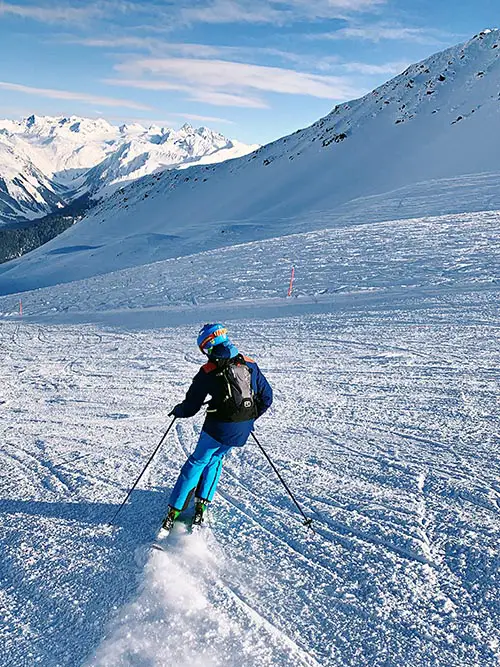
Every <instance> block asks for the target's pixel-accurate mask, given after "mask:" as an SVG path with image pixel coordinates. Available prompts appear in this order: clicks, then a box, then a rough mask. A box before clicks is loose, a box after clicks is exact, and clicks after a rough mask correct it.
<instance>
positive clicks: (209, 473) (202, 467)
mask: <svg viewBox="0 0 500 667" xmlns="http://www.w3.org/2000/svg"><path fill="white" fill-rule="evenodd" d="M230 449H232V448H231V447H230V446H227V445H221V444H220V442H218V441H217V440H215V439H214V438H212V436H210V435H208V433H205V431H202V432H201V434H200V438H199V440H198V444H197V445H196V449H195V450H194V452H193V453H192V454H191V456H189V458H188V460H187V461H186V463H185V464H184V465H183V466H182V468H181V472H180V474H179V477H178V479H177V482H176V483H175V486H174V488H173V490H172V493H171V494H170V498H169V501H168V504H169V505H170V506H171V507H175V508H177V509H182V508H183V507H184V503H185V502H186V500H187V497H188V496H189V493H190V491H192V489H196V496H197V497H198V498H204V499H205V500H212V498H213V497H214V495H215V489H216V488H217V482H218V481H219V477H220V473H221V470H222V459H223V458H224V456H225V455H226V454H227V453H228V451H229V450H230Z"/></svg>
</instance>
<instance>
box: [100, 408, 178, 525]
mask: <svg viewBox="0 0 500 667" xmlns="http://www.w3.org/2000/svg"><path fill="white" fill-rule="evenodd" d="M176 419H177V417H174V418H173V419H172V421H171V422H170V424H169V425H168V428H167V430H166V431H165V435H164V436H163V438H162V439H161V440H160V442H159V443H158V445H157V446H156V449H155V450H154V452H153V453H152V454H151V456H150V457H149V459H148V462H147V463H146V465H145V466H144V468H143V469H142V472H141V474H140V475H139V477H138V478H137V479H136V480H135V483H134V486H133V487H132V488H131V489H130V491H129V492H128V493H127V497H126V498H125V500H124V501H123V502H122V504H121V505H120V507H119V508H118V509H117V510H116V512H115V513H114V515H113V518H112V519H111V521H110V522H109V524H108V526H112V525H113V523H114V521H115V519H116V517H117V516H118V514H119V513H120V511H121V509H122V507H123V506H124V505H125V504H126V502H127V500H128V499H129V498H130V495H131V493H132V491H133V490H134V489H135V487H136V486H137V485H138V484H139V482H140V480H141V477H142V476H143V475H144V473H145V472H146V469H147V467H148V466H149V464H150V463H151V461H152V460H153V458H154V456H155V454H156V452H157V451H158V450H159V449H160V447H161V446H162V445H163V443H164V442H165V440H166V437H167V435H168V434H169V433H170V429H171V428H172V426H173V425H174V423H175V420H176Z"/></svg>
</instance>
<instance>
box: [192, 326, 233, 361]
mask: <svg viewBox="0 0 500 667" xmlns="http://www.w3.org/2000/svg"><path fill="white" fill-rule="evenodd" d="M197 343H198V347H199V348H200V350H201V351H202V353H203V354H206V355H207V356H209V355H210V353H211V351H212V349H213V348H214V347H215V346H216V345H221V344H225V345H230V344H231V343H230V340H229V336H228V333H227V329H226V327H225V326H224V325H223V324H221V323H220V322H216V323H215V324H205V326H203V327H202V328H201V329H200V332H199V334H198V340H197Z"/></svg>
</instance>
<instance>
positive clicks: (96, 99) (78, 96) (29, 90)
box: [0, 81, 152, 111]
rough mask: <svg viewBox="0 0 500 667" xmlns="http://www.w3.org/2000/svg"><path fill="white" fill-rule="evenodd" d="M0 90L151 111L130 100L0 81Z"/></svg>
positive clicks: (143, 105) (150, 108)
mask: <svg viewBox="0 0 500 667" xmlns="http://www.w3.org/2000/svg"><path fill="white" fill-rule="evenodd" d="M0 88H2V89H4V90H12V91H14V92H17V93H25V94H27V95H37V96H39V97H48V98H51V99H55V100H73V101H77V102H84V103H85V104H95V105H102V106H105V107H124V108H126V109H136V110H137V111H151V110H152V107H149V106H146V105H145V104H140V103H139V102H134V101H132V100H125V99H119V98H115V97H102V96H99V95H89V94H88V93H77V92H74V91H70V90H55V89H53V88H35V87H33V86H24V85H22V84H20V83H9V82H7V81H0Z"/></svg>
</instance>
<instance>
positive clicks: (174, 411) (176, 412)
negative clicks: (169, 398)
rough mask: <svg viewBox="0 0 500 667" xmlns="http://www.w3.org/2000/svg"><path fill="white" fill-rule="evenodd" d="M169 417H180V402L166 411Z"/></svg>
mask: <svg viewBox="0 0 500 667" xmlns="http://www.w3.org/2000/svg"><path fill="white" fill-rule="evenodd" d="M168 416H169V417H177V418H179V417H182V403H178V404H177V405H176V406H175V408H173V409H172V410H170V412H169V413H168Z"/></svg>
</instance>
